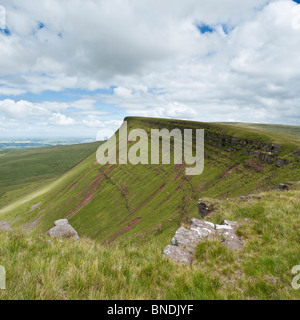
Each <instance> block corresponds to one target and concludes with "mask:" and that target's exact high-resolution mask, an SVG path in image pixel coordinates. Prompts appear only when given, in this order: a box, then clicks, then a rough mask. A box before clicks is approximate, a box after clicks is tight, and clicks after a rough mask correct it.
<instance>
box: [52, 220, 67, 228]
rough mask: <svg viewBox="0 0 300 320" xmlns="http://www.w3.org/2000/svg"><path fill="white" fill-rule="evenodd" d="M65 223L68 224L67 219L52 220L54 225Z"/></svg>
mask: <svg viewBox="0 0 300 320" xmlns="http://www.w3.org/2000/svg"><path fill="white" fill-rule="evenodd" d="M66 224H69V221H68V219H59V220H56V221H54V225H55V226H60V225H66Z"/></svg>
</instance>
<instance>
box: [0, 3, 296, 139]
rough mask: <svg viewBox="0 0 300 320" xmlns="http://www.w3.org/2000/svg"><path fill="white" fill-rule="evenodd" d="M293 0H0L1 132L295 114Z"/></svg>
mask: <svg viewBox="0 0 300 320" xmlns="http://www.w3.org/2000/svg"><path fill="white" fill-rule="evenodd" d="M299 2H300V0H297V1H293V0H273V1H272V0H271V1H265V0H243V1H238V0H222V1H220V0H210V1H205V0H185V1H182V0H164V1H161V0H64V1H61V0H43V1H40V0H26V1H23V0H0V137H1V138H13V137H19V138H22V137H23V138H43V137H45V138H46V137H47V138H48V137H60V138H64V137H76V138H77V137H82V138H83V137H84V138H93V139H94V138H97V139H102V138H103V137H105V136H110V135H111V134H112V133H113V132H114V131H115V130H116V129H117V128H118V127H119V126H120V124H121V123H122V120H123V119H124V117H126V116H151V117H162V118H177V119H187V120H197V121H206V122H216V121H217V122H219V121H230V122H232V121H237V122H252V123H279V124H291V125H300V90H299V88H300V4H299Z"/></svg>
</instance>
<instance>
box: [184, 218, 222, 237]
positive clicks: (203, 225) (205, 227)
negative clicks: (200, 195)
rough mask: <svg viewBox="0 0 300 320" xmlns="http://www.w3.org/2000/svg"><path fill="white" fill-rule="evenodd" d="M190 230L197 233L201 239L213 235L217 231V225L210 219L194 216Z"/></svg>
mask: <svg viewBox="0 0 300 320" xmlns="http://www.w3.org/2000/svg"><path fill="white" fill-rule="evenodd" d="M190 230H191V231H194V232H195V233H197V235H198V237H200V239H203V238H206V237H210V236H213V235H214V234H215V232H216V230H215V225H214V224H213V223H211V222H208V221H203V220H197V219H195V218H192V220H191V226H190Z"/></svg>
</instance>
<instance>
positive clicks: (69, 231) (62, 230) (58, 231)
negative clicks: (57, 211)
mask: <svg viewBox="0 0 300 320" xmlns="http://www.w3.org/2000/svg"><path fill="white" fill-rule="evenodd" d="M48 235H49V236H50V237H53V238H73V239H74V240H78V239H79V236H78V234H77V231H76V230H75V229H74V228H73V227H72V226H71V225H70V224H69V222H68V220H67V219H60V220H56V221H55V222H54V227H53V228H51V229H50V230H49V231H48Z"/></svg>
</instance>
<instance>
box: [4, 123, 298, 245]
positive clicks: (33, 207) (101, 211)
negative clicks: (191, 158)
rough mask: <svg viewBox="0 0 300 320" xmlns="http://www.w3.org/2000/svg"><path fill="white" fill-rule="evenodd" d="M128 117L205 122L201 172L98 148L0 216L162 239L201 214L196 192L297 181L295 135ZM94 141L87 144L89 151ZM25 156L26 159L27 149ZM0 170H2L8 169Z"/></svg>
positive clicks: (36, 225)
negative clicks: (120, 159)
mask: <svg viewBox="0 0 300 320" xmlns="http://www.w3.org/2000/svg"><path fill="white" fill-rule="evenodd" d="M126 120H127V121H128V125H129V128H143V129H145V130H146V131H147V132H148V133H150V129H151V128H168V129H172V128H180V129H184V128H194V129H196V128H202V129H205V169H204V172H203V174H201V175H199V176H186V175H185V174H184V172H185V166H184V165H178V164H177V165H176V164H172V165H141V164H138V165H132V164H128V165H118V164H117V165H103V166H101V165H99V164H98V163H97V162H96V154H95V153H93V154H91V155H90V156H88V157H87V158H86V159H85V160H84V161H82V162H81V163H79V164H78V165H76V166H75V167H74V168H72V169H71V170H69V171H68V172H66V173H65V174H63V175H62V176H61V177H60V178H58V179H56V180H55V181H54V182H52V183H50V184H47V185H45V186H44V187H41V188H39V189H38V190H37V191H35V192H33V193H31V194H28V195H26V196H24V197H23V198H21V199H20V200H18V201H16V202H14V203H12V204H11V205H10V206H8V207H5V208H3V209H2V210H0V220H4V221H9V222H11V223H12V225H13V227H15V228H21V229H22V230H25V231H26V232H30V233H40V232H42V233H44V232H46V231H47V230H48V229H50V228H51V227H52V225H53V221H55V220H56V219H59V218H68V219H69V221H70V223H71V224H72V226H74V227H75V229H76V230H77V231H78V233H79V234H80V235H81V236H86V237H89V238H93V239H96V240H98V241H100V242H101V243H104V244H108V243H117V242H121V241H123V240H125V239H127V240H130V241H133V242H136V241H138V242H140V243H142V242H145V243H146V242H147V241H151V242H157V243H160V244H161V245H165V244H167V243H168V242H169V240H170V237H171V235H172V234H173V232H174V230H176V228H177V227H178V225H180V224H181V223H183V222H185V221H188V220H189V219H190V217H192V216H197V207H196V203H197V201H198V199H199V198H202V199H203V198H210V199H216V201H218V200H219V199H226V198H233V197H239V196H241V195H247V194H249V193H257V192H261V191H265V190H270V189H273V188H275V187H276V186H277V185H278V184H279V183H281V182H287V181H298V180H300V162H299V157H300V154H299V150H300V142H299V141H298V139H297V138H294V137H293V136H292V135H288V136H283V135H278V134H273V132H270V131H266V132H265V131H262V129H257V128H255V129H254V128H244V127H240V126H235V125H228V124H226V125H224V124H215V123H201V122H191V121H180V120H169V119H154V118H138V117H129V118H126ZM133 144H134V143H132V142H131V143H130V144H129V147H130V146H131V145H133ZM81 147H83V146H82V145H81V146H78V148H79V149H80V148H81ZM95 147H96V145H92V146H91V147H90V148H89V147H88V146H86V148H89V152H90V151H93V150H95ZM79 149H78V150H77V151H75V153H74V154H76V152H78V151H79ZM61 150H64V149H61ZM85 154H88V152H86V153H85ZM48 155H49V154H48ZM61 156H62V157H63V158H64V159H66V161H67V159H70V158H72V155H71V154H67V153H65V154H62V155H61ZM53 157H54V158H55V157H56V156H54V154H53ZM83 157H84V155H83V156H82V157H81V158H83ZM34 158H35V161H37V163H40V165H42V164H41V162H39V160H38V159H39V158H38V157H34ZM29 159H30V158H29ZM29 159H28V161H32V160H29ZM73 160H74V161H73V162H76V161H77V159H75V158H74V159H73ZM53 161H54V160H53V159H52V160H49V163H52V162H53ZM20 163H25V161H22V156H20ZM70 166H71V165H69V167H70ZM50 167H51V166H50ZM36 169H37V168H36ZM36 169H34V170H33V169H32V170H33V171H35V172H36V171H37V170H36ZM52 169H53V172H56V173H57V174H58V171H57V170H56V169H55V168H52ZM0 170H2V175H3V170H6V169H5V168H2V169H0ZM49 170H50V169H49ZM6 171H7V170H6ZM20 171H21V172H22V169H21V168H20ZM38 171H39V172H40V175H41V176H40V178H38V180H39V182H37V183H40V184H42V182H43V181H42V179H45V182H46V181H47V179H49V178H51V177H53V176H51V175H49V174H48V175H47V174H45V176H43V172H44V169H43V168H42V167H41V168H40V169H38ZM50 171H51V170H50ZM62 171H63V170H61V171H60V172H62ZM53 172H52V173H53ZM28 175H29V176H30V174H28ZM28 175H27V176H26V179H28ZM8 176H9V175H8ZM18 176H19V175H18ZM19 177H20V176H19ZM6 179H9V177H7V178H6ZM24 179H25V178H24ZM12 181H15V180H14V179H12V178H11V182H10V183H12ZM19 195H20V193H19Z"/></svg>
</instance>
